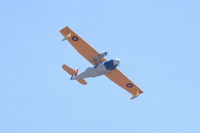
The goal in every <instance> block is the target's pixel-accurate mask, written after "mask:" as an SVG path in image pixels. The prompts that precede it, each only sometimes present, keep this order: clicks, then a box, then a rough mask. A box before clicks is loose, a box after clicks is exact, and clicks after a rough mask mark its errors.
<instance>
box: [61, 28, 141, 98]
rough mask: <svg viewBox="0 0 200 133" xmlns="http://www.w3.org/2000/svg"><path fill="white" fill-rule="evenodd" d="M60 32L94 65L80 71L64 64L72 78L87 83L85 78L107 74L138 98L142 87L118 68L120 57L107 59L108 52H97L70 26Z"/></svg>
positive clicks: (133, 96)
mask: <svg viewBox="0 0 200 133" xmlns="http://www.w3.org/2000/svg"><path fill="white" fill-rule="evenodd" d="M60 33H61V34H62V35H63V36H64V39H63V41H64V40H67V41H69V43H71V45H72V46H73V47H74V48H75V49H76V50H77V51H78V52H79V53H80V54H81V55H82V56H83V57H84V58H85V59H87V60H88V61H89V62H90V63H91V64H92V65H93V67H88V68H87V69H86V70H85V71H84V72H81V73H79V72H78V69H72V68H70V67H69V66H67V65H65V64H64V65H63V66H62V68H63V69H64V70H65V71H66V72H67V73H68V74H70V75H71V80H77V81H78V82H79V83H81V84H83V85H86V84H87V82H86V81H85V80H84V79H85V78H89V77H97V76H100V75H105V76H106V77H108V78H109V79H110V80H112V81H113V82H114V83H116V84H118V85H119V86H120V87H122V88H124V89H125V90H126V91H128V92H129V93H131V94H132V98H131V99H133V98H136V97H137V96H139V95H140V94H141V93H142V90H140V88H138V87H137V86H136V85H135V84H134V83H133V82H132V81H130V80H129V79H128V78H127V77H126V76H125V75H124V74H123V73H121V72H120V71H119V70H118V69H117V68H116V67H117V66H118V65H119V63H120V60H119V59H111V60H107V59H106V58H105V56H106V55H107V52H102V53H99V52H97V51H96V50H95V49H94V48H92V47H91V46H90V45H89V44H88V43H87V42H85V41H84V40H83V39H82V38H81V37H79V36H78V35H77V34H76V33H75V32H74V31H72V30H71V29H70V28H69V27H65V28H63V29H61V30H60Z"/></svg>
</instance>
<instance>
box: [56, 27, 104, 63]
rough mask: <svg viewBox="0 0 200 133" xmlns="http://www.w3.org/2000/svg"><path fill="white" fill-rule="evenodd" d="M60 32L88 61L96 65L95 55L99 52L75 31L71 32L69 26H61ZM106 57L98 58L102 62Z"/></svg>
mask: <svg viewBox="0 0 200 133" xmlns="http://www.w3.org/2000/svg"><path fill="white" fill-rule="evenodd" d="M60 32H61V34H62V35H63V36H64V37H65V39H66V40H68V41H69V42H70V43H71V44H72V46H73V47H74V48H75V49H76V50H77V51H78V52H79V53H80V54H81V55H82V56H83V57H85V58H86V59H87V60H88V61H89V62H90V63H92V64H93V65H97V64H98V61H97V56H98V55H99V53H98V52H97V51H96V50H95V49H94V48H92V47H91V46H90V45H89V44H88V43H86V42H85V41H84V40H83V39H82V38H81V37H79V36H78V35H77V34H76V33H75V32H73V31H72V30H71V29H70V28H69V27H65V28H63V29H62V30H61V31H60ZM105 60H106V58H100V59H99V61H100V62H103V61H105Z"/></svg>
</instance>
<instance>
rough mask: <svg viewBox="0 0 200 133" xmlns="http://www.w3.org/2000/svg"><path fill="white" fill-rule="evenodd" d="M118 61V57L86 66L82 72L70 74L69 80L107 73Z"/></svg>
mask: <svg viewBox="0 0 200 133" xmlns="http://www.w3.org/2000/svg"><path fill="white" fill-rule="evenodd" d="M119 62H120V61H119V59H112V60H108V61H105V62H102V63H99V64H98V65H96V66H94V67H88V68H87V69H86V70H85V71H84V72H82V73H78V74H77V75H76V76H72V78H71V80H76V79H84V78H89V77H97V76H100V75H103V74H106V73H109V72H111V71H112V70H114V69H115V68H116V67H117V66H118V65H119Z"/></svg>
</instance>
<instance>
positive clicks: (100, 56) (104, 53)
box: [97, 52, 108, 58]
mask: <svg viewBox="0 0 200 133" xmlns="http://www.w3.org/2000/svg"><path fill="white" fill-rule="evenodd" d="M107 54H108V53H107V52H102V53H100V54H99V55H98V56H97V58H103V57H105V56H106V55H107Z"/></svg>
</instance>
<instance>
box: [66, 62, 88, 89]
mask: <svg viewBox="0 0 200 133" xmlns="http://www.w3.org/2000/svg"><path fill="white" fill-rule="evenodd" d="M62 68H63V69H64V70H65V71H66V72H67V73H68V74H70V75H72V78H73V76H74V75H77V74H78V69H76V70H73V69H72V68H70V67H69V66H67V65H65V64H64V65H62ZM77 81H78V82H79V83H81V84H82V85H86V84H87V82H86V81H85V80H84V79H78V80H77Z"/></svg>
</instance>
